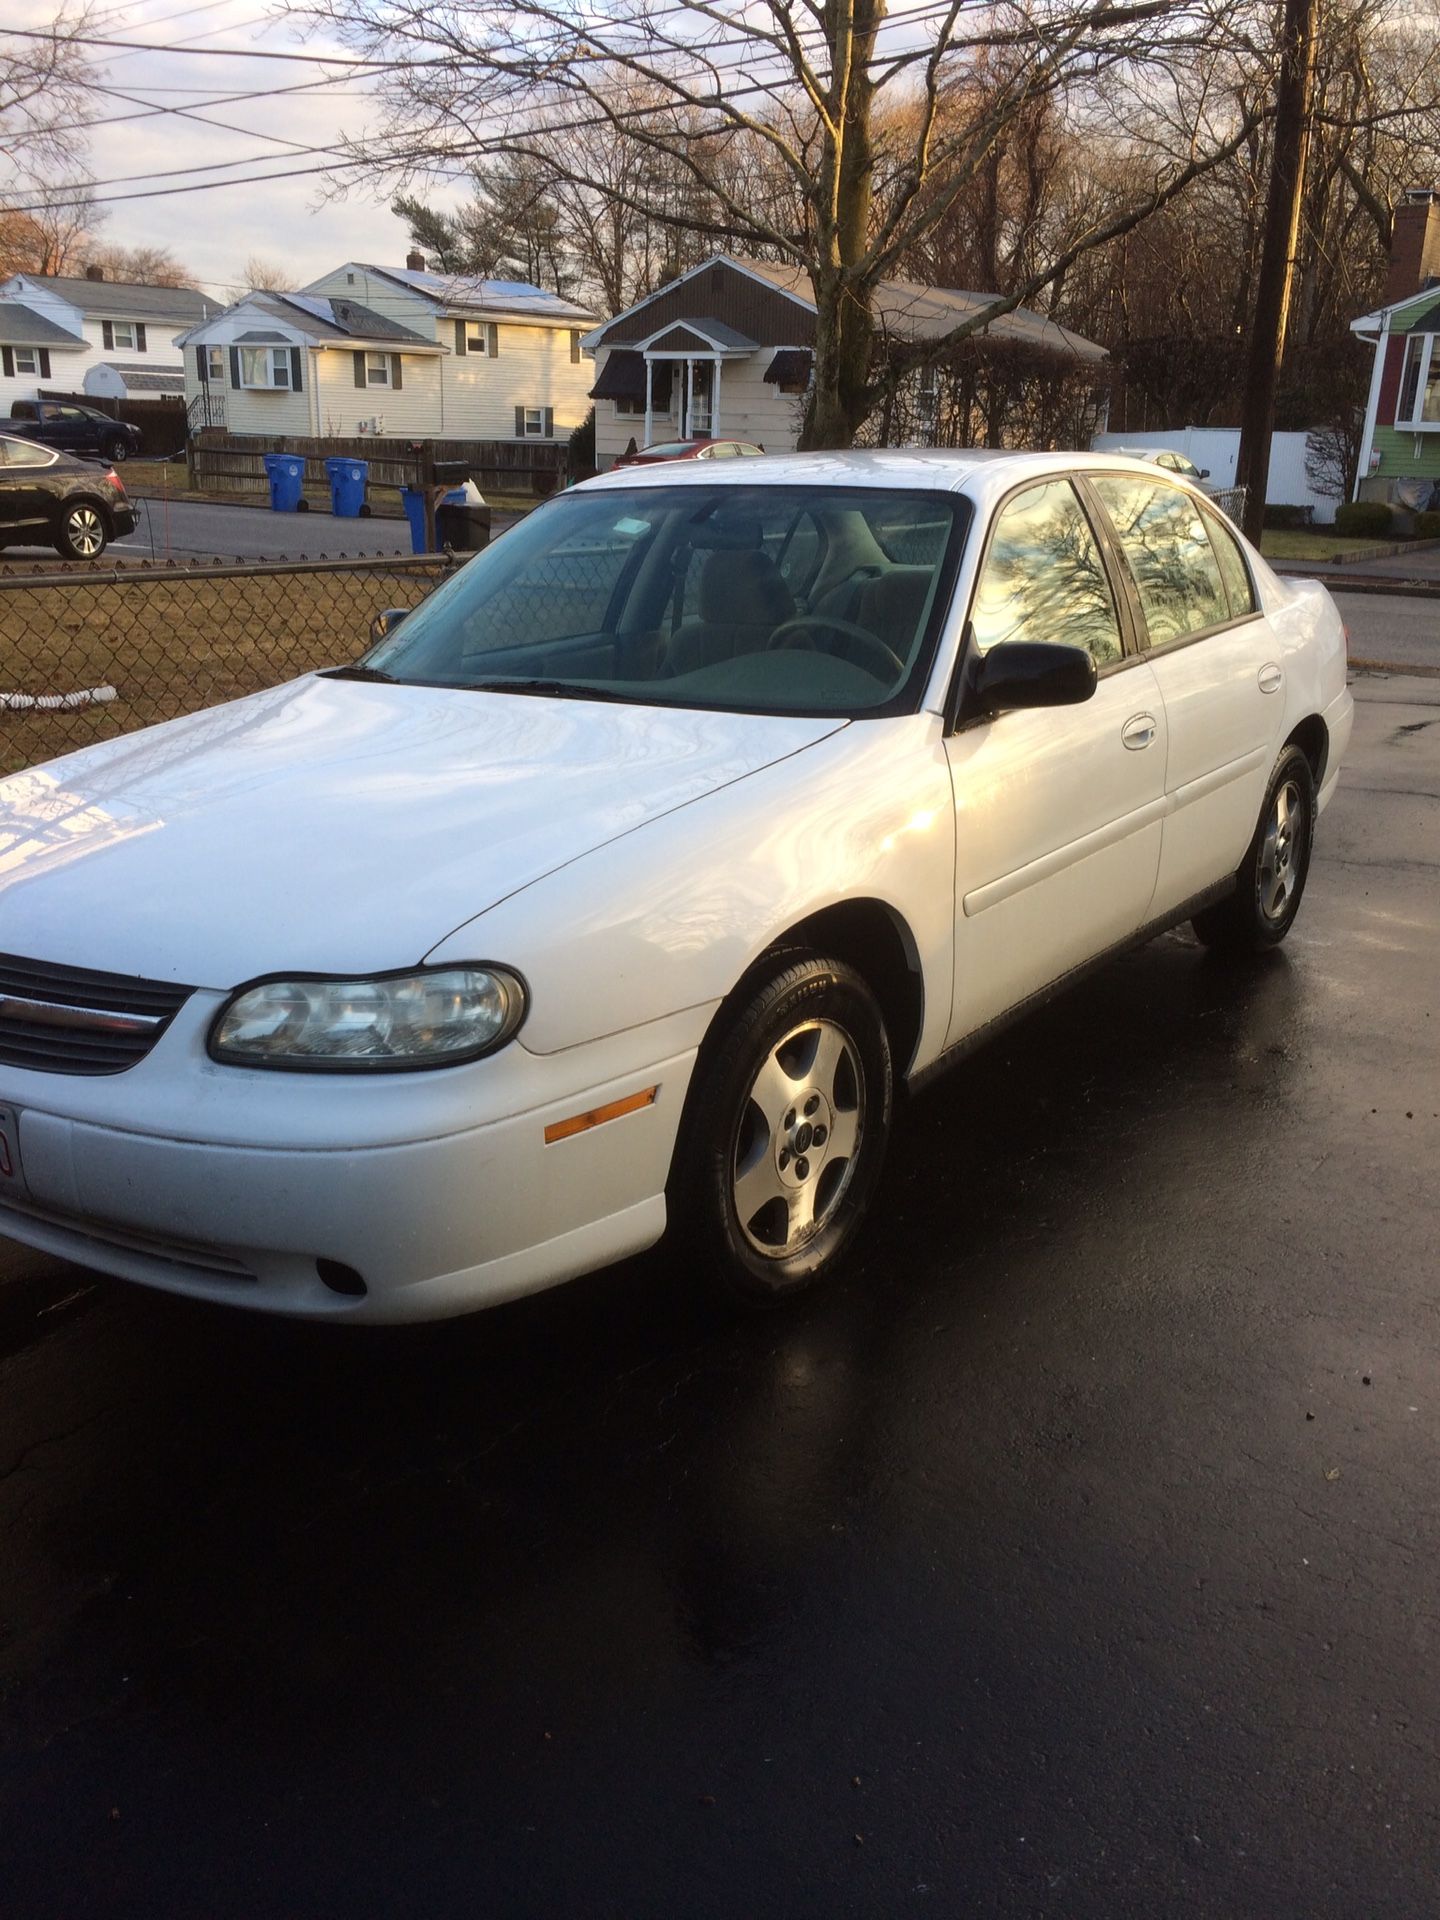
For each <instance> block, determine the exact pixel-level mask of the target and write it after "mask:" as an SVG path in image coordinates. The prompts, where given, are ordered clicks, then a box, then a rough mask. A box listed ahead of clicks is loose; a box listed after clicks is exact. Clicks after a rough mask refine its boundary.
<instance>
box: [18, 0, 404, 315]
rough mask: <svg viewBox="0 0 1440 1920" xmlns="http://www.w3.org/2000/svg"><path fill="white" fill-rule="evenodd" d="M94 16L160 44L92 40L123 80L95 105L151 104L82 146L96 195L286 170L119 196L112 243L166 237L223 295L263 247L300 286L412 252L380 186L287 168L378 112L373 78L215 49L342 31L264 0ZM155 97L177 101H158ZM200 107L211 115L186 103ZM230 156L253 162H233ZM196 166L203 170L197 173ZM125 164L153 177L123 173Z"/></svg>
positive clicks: (400, 260)
mask: <svg viewBox="0 0 1440 1920" xmlns="http://www.w3.org/2000/svg"><path fill="white" fill-rule="evenodd" d="M54 16H55V6H54V5H53V4H52V3H51V0H19V4H15V3H14V0H12V4H11V5H10V6H9V7H7V8H6V24H7V25H13V26H16V27H24V26H34V27H48V26H49V25H50V24H51V22H52V20H53V19H54ZM95 22H96V23H95V24H94V25H93V26H92V27H91V29H90V31H91V32H92V33H93V34H95V35H97V36H101V37H104V38H107V39H117V40H143V41H145V42H147V43H149V45H153V47H154V51H153V52H152V51H150V50H149V45H147V50H146V51H144V52H139V53H132V52H124V51H118V50H109V51H106V50H100V49H95V50H93V59H94V61H95V63H96V68H97V78H98V79H99V80H100V82H101V83H102V84H103V85H105V86H106V87H108V88H110V89H112V92H111V94H110V95H109V96H108V97H103V98H99V99H97V100H96V101H95V103H94V112H95V115H96V118H97V119H100V120H106V121H109V120H111V119H112V118H113V117H114V116H120V115H141V114H144V115H146V117H144V118H134V119H128V120H125V121H123V122H121V123H120V124H110V125H105V126H95V127H94V128H93V129H92V131H91V133H90V138H89V153H88V156H86V155H85V154H84V153H83V152H82V153H81V154H80V155H79V156H78V160H79V164H78V166H77V168H76V170H75V171H72V172H70V173H67V174H66V176H65V178H66V181H67V182H69V181H72V180H75V179H77V178H79V177H81V175H82V172H83V169H84V167H85V166H86V165H88V169H89V172H90V173H91V175H93V177H94V179H95V181H96V189H95V191H96V195H97V198H99V199H101V200H104V199H105V198H107V197H108V196H110V195H112V194H113V195H121V194H137V193H139V194H146V193H148V192H150V191H151V190H153V189H156V188H165V187H175V186H181V185H184V184H186V183H187V182H188V181H196V182H200V181H207V182H208V181H212V180H229V179H231V178H234V177H236V176H239V177H242V178H243V177H244V176H247V175H251V174H256V173H265V174H272V175H276V176H279V177H277V178H274V179H271V180H270V181H269V182H268V183H266V184H263V185H261V184H250V185H234V186H228V187H225V188H220V189H216V190H212V191H205V192H198V193H180V194H170V195H163V196H156V197H148V198H141V199H125V200H120V199H117V200H116V201H115V202H114V203H113V204H112V205H111V206H110V207H109V209H108V218H107V219H106V220H105V223H104V225H103V226H102V227H100V228H99V229H98V234H99V237H100V239H101V240H103V241H104V242H105V243H106V244H108V245H112V246H127V247H138V246H154V247H163V248H165V249H166V250H167V251H168V252H170V253H172V254H174V255H175V257H176V258H177V259H178V260H179V261H180V262H181V264H182V265H183V266H185V267H186V268H187V269H188V270H189V271H190V274H191V276H192V278H193V280H194V283H195V284H196V285H198V286H201V287H203V288H204V289H205V290H206V291H207V292H213V293H215V294H217V295H223V294H225V293H227V292H228V291H230V290H231V289H233V288H234V286H235V284H236V282H237V280H238V279H239V276H240V274H241V271H242V269H243V267H244V265H245V262H246V260H247V259H249V258H250V257H251V256H252V255H258V256H259V257H261V258H263V259H264V260H266V261H271V262H274V263H276V264H277V265H279V266H281V267H282V268H284V269H285V270H286V273H287V275H288V277H289V279H290V281H291V283H292V284H293V285H296V286H302V285H304V284H305V282H306V281H309V280H313V279H315V278H316V277H317V276H318V275H320V274H322V273H324V272H327V271H328V270H329V269H330V268H332V267H335V266H338V265H340V264H341V263H342V262H343V261H345V260H350V259H362V260H373V261H376V262H379V263H381V264H389V265H395V266H401V265H403V264H404V259H405V253H406V250H407V244H408V243H407V238H406V233H405V229H404V226H403V224H402V223H401V222H400V221H398V220H397V219H396V218H395V216H394V215H393V214H392V213H391V212H390V210H389V206H388V204H387V203H386V199H385V197H383V196H382V197H381V198H380V199H379V200H377V199H376V198H375V196H374V194H373V192H372V191H371V190H369V189H361V190H358V191H355V192H352V193H351V195H350V196H349V197H348V198H346V199H343V200H334V199H328V200H327V199H326V198H325V197H324V196H325V191H326V183H325V180H324V177H323V175H319V174H307V175H300V176H299V177H290V178H287V177H285V176H286V175H287V174H288V173H290V172H291V170H292V169H294V170H298V169H299V168H302V167H314V166H316V165H317V164H319V163H321V162H322V161H323V160H324V158H325V156H324V155H323V154H302V153H300V152H299V151H298V149H300V148H304V147H315V146H322V145H328V144H330V143H332V142H334V141H336V140H338V139H339V137H340V136H341V135H342V133H351V134H354V133H359V132H361V131H362V130H363V129H364V128H365V127H366V126H367V125H369V124H372V123H373V120H374V118H375V108H374V105H373V103H372V102H371V101H370V100H369V99H368V98H367V95H366V88H365V83H364V82H363V80H358V81H357V80H356V79H354V78H352V77H348V76H340V77H336V78H334V79H331V78H329V77H327V76H326V73H325V70H324V69H323V68H316V67H313V66H305V65H299V64H287V63H285V62H281V61H271V60H266V59H259V58H243V59H231V58H227V57H217V56H215V55H214V54H207V53H206V52H205V51H204V49H206V48H264V49H267V50H271V51H275V52H305V53H314V52H317V51H319V52H323V51H326V50H330V51H337V52H338V51H340V49H339V48H338V46H337V45H336V44H335V43H334V42H325V41H308V42H307V41H302V40H300V39H299V37H298V36H297V35H296V33H295V32H294V30H293V28H290V27H288V26H285V25H284V24H282V23H281V22H279V21H278V20H276V18H275V17H274V8H273V7H268V8H267V6H266V4H265V0H132V4H130V5H126V6H123V7H122V6H118V5H105V4H103V0H102V3H101V4H100V5H99V6H97V10H96V15H95ZM347 51H348V50H347ZM316 81H318V82H319V84H318V85H316V84H313V83H315V82H316ZM296 85H305V86H306V91H304V92H301V93H294V94H291V95H290V96H288V97H282V98H279V99H271V100H245V101H231V102H230V103H229V104H222V105H207V104H205V103H207V102H212V101H216V100H217V99H218V98H219V96H222V95H226V94H238V93H244V92H247V91H250V90H252V89H262V88H275V87H284V86H291V87H293V86H296ZM117 94H120V95H123V96H125V97H124V98H116V97H115V95H117ZM153 108H165V109H168V111H166V112H163V113H155V112H151V111H148V110H149V109H153ZM192 112H193V113H195V114H199V115H201V116H202V118H201V119H197V118H192V117H187V115H188V114H190V113H192ZM205 122H208V123H209V124H204V123H205ZM217 122H223V123H226V124H225V125H224V126H220V125H217V124H216V123H217ZM231 129H233V131H232V130H231ZM226 161H235V162H241V163H243V164H239V165H233V166H228V167H227V166H224V165H222V164H220V163H222V162H226ZM185 168H190V169H200V171H197V172H192V173H190V174H184V173H182V172H181V170H182V169H185ZM125 175H147V176H151V177H148V178H140V179H134V180H128V181H122V179H121V176H125ZM107 182H113V183H114V184H109V185H107V184H106V183H107Z"/></svg>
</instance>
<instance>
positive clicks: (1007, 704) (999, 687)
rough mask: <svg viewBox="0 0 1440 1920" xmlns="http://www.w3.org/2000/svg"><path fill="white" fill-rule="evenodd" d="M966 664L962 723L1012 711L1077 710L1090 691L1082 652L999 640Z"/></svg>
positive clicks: (1088, 663)
mask: <svg viewBox="0 0 1440 1920" xmlns="http://www.w3.org/2000/svg"><path fill="white" fill-rule="evenodd" d="M971 659H972V661H974V662H975V664H974V665H973V667H972V668H971V669H970V670H969V671H968V672H967V673H966V676H965V677H966V682H967V687H966V698H965V704H964V711H963V712H962V715H961V718H962V719H967V718H973V717H974V716H975V715H976V714H981V713H1004V712H1006V711H1008V710H1009V709H1011V708H1015V707H1074V706H1079V705H1080V703H1081V702H1082V701H1084V700H1088V699H1089V698H1090V696H1091V695H1092V694H1093V693H1094V691H1095V662H1094V661H1093V660H1092V659H1091V657H1090V655H1089V654H1088V653H1087V652H1086V651H1085V649H1084V648H1083V647H1063V646H1057V645H1056V644H1055V643H1054V642H1053V641H1050V640H1003V641H1001V642H1000V644H999V645H998V646H994V647H992V648H991V649H990V651H989V652H988V653H987V654H984V655H982V656H981V657H980V658H979V659H978V660H975V656H974V655H973V654H972V655H971Z"/></svg>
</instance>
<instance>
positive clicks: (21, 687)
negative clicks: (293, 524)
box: [0, 554, 461, 774]
mask: <svg viewBox="0 0 1440 1920" xmlns="http://www.w3.org/2000/svg"><path fill="white" fill-rule="evenodd" d="M459 564H461V563H460V562H459V561H457V560H456V559H455V558H454V557H453V556H452V555H450V554H434V555H428V554H427V555H417V556H416V557H414V558H413V559H400V560H383V559H373V560H355V561H335V562H323V561H322V562H307V561H289V562H285V563H282V564H276V565H264V566H229V567H224V566H209V567H153V568H152V567H116V568H113V569H87V570H85V571H84V572H81V571H78V570H76V571H71V572H67V573H50V574H42V573H24V572H13V573H12V572H8V571H6V572H0V774H5V773H14V772H16V771H17V770H18V769H19V768H21V767H28V766H33V765H34V764H35V763H36V762H37V761H41V760H49V759H53V758H54V757H55V756H56V755H57V754H62V753H69V752H70V751H72V750H73V749H74V748H76V747H84V746H89V745H90V744H91V743H92V742H93V741H96V740H102V739H106V738H108V737H110V736H111V735H113V734H117V733H128V732H129V731H131V730H132V729H133V728H135V727H146V726H150V725H151V724H152V723H153V722H154V721H157V720H171V719H174V718H175V716H176V715H177V714H182V713H193V712H195V711H196V710H197V709H198V708H201V707H212V706H215V705H216V704H217V703H219V702H220V701H223V700H233V699H235V698H237V697H238V696H239V695H241V694H245V693H256V692H258V691H259V690H260V689H261V688H262V687H272V686H276V685H278V684H279V683H280V682H281V681H284V680H290V679H293V678H294V677H295V676H296V675H297V674H301V673H308V672H311V671H313V669H315V668H316V667H325V666H336V665H339V664H342V663H343V662H345V661H349V660H353V659H355V658H356V656H357V655H358V654H360V653H361V652H362V651H363V650H364V649H365V647H366V646H368V644H369V639H370V622H371V621H372V620H373V619H374V617H375V615H376V614H377V613H380V612H382V611H383V610H384V609H385V608H386V607H406V608H409V607H414V606H418V605H419V603H420V602H421V601H422V600H423V599H424V598H425V597H426V595H427V594H429V593H430V592H431V591H432V590H433V589H434V588H435V587H436V586H438V585H439V583H440V582H441V581H442V580H444V579H445V578H446V577H447V576H448V575H449V574H450V573H451V572H452V571H453V570H454V568H455V567H456V566H457V565H459Z"/></svg>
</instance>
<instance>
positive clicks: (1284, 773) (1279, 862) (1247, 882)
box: [1192, 746, 1315, 953]
mask: <svg viewBox="0 0 1440 1920" xmlns="http://www.w3.org/2000/svg"><path fill="white" fill-rule="evenodd" d="M1314 839H1315V775H1314V774H1313V773H1312V772H1311V769H1310V762H1309V761H1308V760H1307V759H1306V758H1305V755H1304V754H1303V753H1302V752H1301V751H1300V749H1299V747H1295V746H1289V747H1286V748H1285V750H1284V751H1283V753H1282V754H1281V755H1280V758H1279V760H1278V761H1277V762H1276V764H1275V771H1274V773H1272V774H1271V776H1270V785H1269V787H1268V788H1267V790H1266V794H1265V804H1264V806H1263V807H1262V808H1261V809H1260V822H1259V825H1258V826H1257V827H1256V829H1255V837H1254V839H1253V840H1252V841H1251V842H1250V846H1249V849H1248V851H1247V852H1246V855H1245V858H1244V860H1243V861H1241V863H1240V869H1239V871H1238V872H1237V874H1236V876H1235V891H1234V893H1232V894H1231V895H1230V896H1229V897H1228V898H1227V899H1224V900H1221V901H1220V902H1219V903H1218V904H1217V905H1215V906H1213V907H1207V908H1206V909H1205V911H1204V912H1203V913H1197V914H1196V916H1195V919H1194V921H1193V922H1192V924H1193V926H1194V928H1195V933H1196V937H1197V938H1198V939H1200V940H1202V941H1203V942H1204V943H1205V945H1206V946H1207V947H1215V948H1217V949H1218V950H1220V951H1221V952H1226V953H1263V952H1264V951H1265V950H1266V949H1267V948H1268V947H1278V946H1279V944H1280V942H1281V941H1282V940H1283V939H1284V938H1285V936H1286V934H1287V933H1288V932H1289V931H1290V929H1291V927H1292V926H1293V925H1294V922H1295V916H1296V914H1297V913H1298V912H1299V911H1300V901H1301V899H1302V897H1303V895H1304V892H1305V881H1306V879H1307V877H1308V876H1309V872H1310V850H1311V847H1312V845H1313V844H1314Z"/></svg>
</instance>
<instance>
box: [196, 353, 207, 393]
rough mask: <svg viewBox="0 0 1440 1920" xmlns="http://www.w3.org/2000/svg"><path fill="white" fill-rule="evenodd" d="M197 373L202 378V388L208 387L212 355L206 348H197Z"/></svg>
mask: <svg viewBox="0 0 1440 1920" xmlns="http://www.w3.org/2000/svg"><path fill="white" fill-rule="evenodd" d="M195 371H196V373H198V374H199V376H200V384H201V386H202V387H208V386H209V384H210V355H209V353H208V351H207V350H206V349H205V348H204V347H196V349H195Z"/></svg>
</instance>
